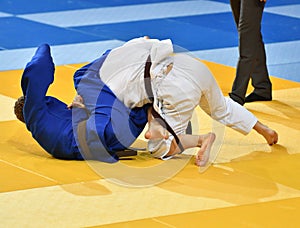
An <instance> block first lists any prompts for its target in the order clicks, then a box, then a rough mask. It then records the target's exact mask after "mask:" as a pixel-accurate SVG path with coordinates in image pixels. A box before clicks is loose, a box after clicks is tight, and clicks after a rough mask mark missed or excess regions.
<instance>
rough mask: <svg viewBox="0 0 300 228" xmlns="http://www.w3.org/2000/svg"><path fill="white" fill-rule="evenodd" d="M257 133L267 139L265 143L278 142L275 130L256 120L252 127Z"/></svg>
mask: <svg viewBox="0 0 300 228" xmlns="http://www.w3.org/2000/svg"><path fill="white" fill-rule="evenodd" d="M253 129H254V130H256V131H257V132H258V133H259V134H261V135H262V136H263V137H264V138H265V139H266V141H267V143H268V144H269V145H270V146H272V145H273V144H276V143H277V142H278V134H277V132H276V131H274V130H272V129H271V128H269V127H268V126H266V125H264V124H262V123H261V122H259V121H258V122H257V123H256V124H255V126H254V127H253Z"/></svg>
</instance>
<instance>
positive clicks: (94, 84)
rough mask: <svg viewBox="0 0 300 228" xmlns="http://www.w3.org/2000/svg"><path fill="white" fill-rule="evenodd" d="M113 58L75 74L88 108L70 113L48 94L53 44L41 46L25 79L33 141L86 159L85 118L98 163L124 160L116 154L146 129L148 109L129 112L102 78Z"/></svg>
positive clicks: (27, 116) (58, 152)
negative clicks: (80, 132)
mask: <svg viewBox="0 0 300 228" xmlns="http://www.w3.org/2000/svg"><path fill="white" fill-rule="evenodd" d="M108 54H109V51H108V52H106V53H105V54H103V55H102V56H101V57H100V58H98V59H96V60H95V61H94V62H92V63H90V64H88V65H86V66H84V67H82V68H81V69H79V70H78V71H76V73H75V74H74V84H75V88H76V90H77V93H78V94H80V95H81V96H82V97H83V100H84V104H85V106H86V109H81V108H72V109H71V110H69V109H68V108H67V105H66V104H65V103H63V102H61V101H60V100H58V99H56V98H54V97H51V96H46V93H47V90H48V87H49V86H50V85H51V84H52V83H53V80H54V71H55V66H54V63H53V60H52V57H51V53H50V47H49V45H47V44H43V45H41V46H39V47H38V49H37V51H36V53H35V54H34V56H33V58H32V59H31V61H30V62H29V63H28V64H27V65H26V67H25V69H24V72H23V75H22V79H21V87H22V91H23V95H24V96H25V103H24V108H23V114H24V120H25V123H26V126H27V129H28V130H29V131H30V132H31V134H32V136H33V138H34V139H35V140H36V141H37V142H38V143H39V144H40V145H41V146H42V148H43V149H45V150H46V151H47V152H48V153H50V154H51V155H52V156H53V157H55V158H59V159H75V160H82V159H84V157H85V156H84V153H81V152H82V151H81V149H80V145H79V143H78V136H77V126H78V124H79V123H80V122H81V121H84V120H86V135H85V136H86V142H87V144H88V147H89V150H90V152H91V153H92V155H93V159H94V160H99V161H103V162H109V163H112V162H116V161H118V157H117V156H116V154H115V152H116V151H119V150H124V149H126V148H128V147H129V146H130V145H131V144H132V143H133V142H134V140H135V139H136V138H137V137H138V136H139V134H140V133H141V132H142V131H143V129H144V127H145V125H146V123H147V108H148V106H144V107H141V108H135V109H129V108H127V107H126V106H125V105H124V104H123V103H122V102H121V101H119V100H118V99H117V98H116V96H115V95H114V94H113V92H112V91H111V90H110V89H109V88H108V87H107V86H106V85H105V84H104V83H103V82H102V81H101V80H100V77H99V69H100V67H101V66H102V64H103V62H104V61H105V58H106V56H107V55H108Z"/></svg>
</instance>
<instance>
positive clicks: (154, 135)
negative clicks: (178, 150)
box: [145, 119, 169, 139]
mask: <svg viewBox="0 0 300 228" xmlns="http://www.w3.org/2000/svg"><path fill="white" fill-rule="evenodd" d="M148 126H149V127H148V130H147V132H146V133H145V138H146V139H168V138H169V134H168V131H167V130H166V129H165V128H164V127H163V126H161V125H160V124H159V122H158V121H157V120H155V119H153V120H151V122H150V123H149V124H148Z"/></svg>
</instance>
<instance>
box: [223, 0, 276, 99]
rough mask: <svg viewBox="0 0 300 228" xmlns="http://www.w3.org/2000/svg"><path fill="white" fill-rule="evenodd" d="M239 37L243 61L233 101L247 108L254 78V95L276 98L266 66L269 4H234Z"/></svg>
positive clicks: (249, 0)
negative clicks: (265, 18)
mask: <svg viewBox="0 0 300 228" xmlns="http://www.w3.org/2000/svg"><path fill="white" fill-rule="evenodd" d="M230 5H231V9H232V13H233V16H234V20H235V23H236V26H237V29H238V34H239V60H238V64H237V69H236V77H235V80H234V82H233V86H232V91H231V93H230V94H229V95H230V97H231V98H232V99H233V100H235V101H237V102H238V103H240V104H244V102H245V96H246V91H247V88H248V83H249V80H250V78H251V81H252V86H253V87H254V91H253V92H254V93H255V94H257V95H259V96H262V97H265V98H272V84H271V81H270V78H269V74H268V70H267V66H266V52H265V47H264V43H263V39H262V34H261V20H262V15H263V10H264V6H265V3H264V2H260V0H230Z"/></svg>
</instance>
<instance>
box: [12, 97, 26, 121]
mask: <svg viewBox="0 0 300 228" xmlns="http://www.w3.org/2000/svg"><path fill="white" fill-rule="evenodd" d="M24 101H25V98H24V96H22V97H19V99H18V100H17V101H16V103H15V106H14V112H15V115H16V117H17V119H18V120H20V121H22V122H23V123H25V120H24V115H23V107H24Z"/></svg>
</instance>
